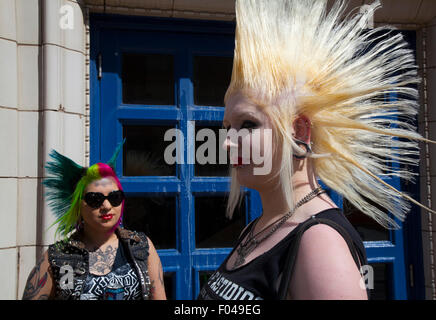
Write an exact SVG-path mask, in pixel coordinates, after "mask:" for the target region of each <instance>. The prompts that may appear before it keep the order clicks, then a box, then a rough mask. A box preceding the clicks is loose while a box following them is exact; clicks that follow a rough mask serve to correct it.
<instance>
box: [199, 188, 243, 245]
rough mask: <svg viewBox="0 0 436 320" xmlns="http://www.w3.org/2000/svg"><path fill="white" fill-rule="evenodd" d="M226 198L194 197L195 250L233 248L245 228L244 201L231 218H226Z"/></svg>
mask: <svg viewBox="0 0 436 320" xmlns="http://www.w3.org/2000/svg"><path fill="white" fill-rule="evenodd" d="M226 205H227V197H200V196H196V197H195V243H196V247H197V248H220V247H233V245H234V244H235V242H236V240H237V239H238V236H239V234H240V233H241V231H242V229H243V228H244V226H245V201H242V205H241V207H240V209H236V210H235V213H234V214H233V218H232V219H231V220H230V219H228V218H226Z"/></svg>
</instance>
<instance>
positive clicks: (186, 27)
mask: <svg viewBox="0 0 436 320" xmlns="http://www.w3.org/2000/svg"><path fill="white" fill-rule="evenodd" d="M411 39H412V40H413V39H414V38H413V35H412V38H411ZM233 47H234V23H226V22H206V21H187V20H177V19H158V18H141V17H121V16H113V15H100V14H93V15H92V16H91V57H90V69H91V119H90V122H91V123H90V124H91V132H90V135H91V137H90V139H91V141H90V145H91V149H90V158H91V162H92V163H95V162H97V161H106V160H107V159H109V157H110V156H111V153H112V152H113V150H114V148H115V147H116V145H117V144H118V143H119V142H120V141H122V139H123V138H124V137H125V136H126V134H127V135H130V134H131V132H136V131H135V130H139V131H137V132H139V133H137V134H136V140H135V141H136V142H135V143H137V144H141V140H147V139H148V140H147V141H148V142H147V143H152V142H153V141H155V140H158V139H156V138H155V137H154V135H153V133H155V132H157V131H159V130H164V129H168V128H177V129H179V130H181V132H182V133H183V135H184V137H185V140H184V141H183V143H184V145H183V157H184V159H185V164H180V165H176V166H175V168H171V169H169V171H168V172H169V173H168V172H167V173H166V174H161V175H159V174H154V175H153V174H147V175H139V174H138V173H137V172H132V173H127V171H126V170H125V166H126V163H127V162H128V160H127V158H126V155H125V153H126V151H125V149H126V145H127V144H128V143H130V142H126V145H125V146H124V148H123V157H119V159H118V161H117V174H118V176H119V177H120V180H121V183H122V184H123V187H124V190H125V192H126V194H127V197H128V199H129V198H132V199H133V198H137V199H143V200H144V199H145V200H144V201H145V202H146V201H148V199H157V198H158V197H161V198H162V199H163V201H167V200H168V199H169V198H171V201H167V202H166V204H167V205H166V209H162V212H161V209H159V208H161V207H159V204H158V205H156V203H155V204H153V205H152V206H148V207H147V208H149V209H150V208H152V209H150V210H151V211H153V212H152V213H151V214H154V215H162V216H164V217H165V219H168V221H164V223H163V224H162V221H161V222H160V225H159V223H156V222H155V224H154V225H153V224H151V225H150V226H149V228H150V230H151V231H153V230H154V229H156V228H161V229H160V230H162V228H163V229H164V230H167V232H170V233H173V232H174V233H175V234H165V231H164V232H162V233H163V237H164V238H165V241H164V242H165V245H163V246H161V247H159V246H157V248H158V254H159V256H160V258H161V260H162V264H163V268H164V272H165V275H166V286H167V293H168V298H170V299H193V298H195V297H196V296H197V295H198V293H199V290H200V287H201V284H202V283H203V281H205V279H207V276H208V274H209V273H210V272H211V271H213V270H215V269H216V268H217V267H218V266H219V265H220V264H221V262H222V261H223V260H224V258H225V257H226V256H227V255H228V254H229V252H230V248H229V247H214V246H211V247H207V246H206V247H198V248H197V246H198V244H196V236H197V235H196V232H198V230H197V231H196V223H198V224H199V223H200V222H199V220H198V213H196V208H195V207H196V203H199V202H198V201H197V200H199V199H201V198H202V197H205V196H206V197H212V198H209V200H210V201H212V199H213V197H222V196H225V195H226V194H227V193H228V191H229V182H230V181H229V178H228V177H225V176H221V177H220V176H216V177H208V176H200V175H199V176H196V173H195V166H194V165H193V164H187V162H188V161H186V160H187V159H192V158H193V157H194V156H195V143H193V141H195V132H196V128H197V127H216V126H218V127H221V121H222V118H223V115H224V109H223V107H222V106H219V105H215V106H210V105H209V106H208V105H201V103H198V101H197V100H201V99H200V98H198V97H197V96H195V94H194V89H195V88H194V87H195V81H194V69H195V66H194V59H195V57H196V56H201V57H220V58H222V57H227V58H232V56H233ZM126 55H129V56H128V57H129V59H130V58H131V59H132V60H131V63H130V64H129V65H130V67H129V68H130V69H129V70H132V71H131V72H132V73H135V72H136V71H135V69H136V70H143V69H141V68H143V64H147V63H148V64H147V65H148V66H149V67H150V68H156V70H158V71H156V72H155V74H154V77H155V78H153V77H151V78H147V76H146V77H145V78H146V79H147V81H151V83H152V85H151V89H150V90H151V91H152V92H153V94H154V93H156V92H157V93H156V95H159V97H161V100H159V101H158V102H157V103H154V102H153V101H152V100H153V99H152V100H150V101H149V99H148V97H147V94H148V91H147V90H145V91H144V90H142V89H141V88H140V89H139V90H138V89H135V88H134V86H135V79H133V80H132V81H133V82H132V83H133V85H132V88H133V89H132V90H131V93H132V98H129V99H127V98H126V99H127V100H128V101H127V102H126V101H125V100H126V99H124V97H125V96H127V95H128V94H130V93H126V91H123V90H124V89H126V87H127V84H126V85H124V86H123V79H124V78H123V77H128V76H125V75H124V74H123V70H125V69H126V68H127V67H124V69H123V66H126V65H128V64H127V63H125V62H124V61H127V60H123V59H127V58H125V57H127V56H126ZM138 57H139V58H138ZM144 57H146V60H147V59H149V60H147V61H148V62H144ZM156 57H157V58H156ZM136 58H138V59H136ZM159 59H160V60H159ZM206 60H207V59H206ZM162 61H163V62H162ZM162 66H163V67H162ZM159 68H161V69H159ZM170 69H171V70H170ZM159 70H160V71H159ZM141 72H142V71H141ZM160 72H162V73H163V72H167V73H168V74H170V75H171V77H172V78H171V77H170V78H171V79H172V81H173V82H172V84H170V89H168V88H167V89H162V88H164V87H165V86H168V83H167V82H165V81H164V80H162V79H163V78H164V77H160V76H159V73H160ZM161 78H162V79H161ZM153 83H158V85H156V86H153ZM161 89H162V90H161ZM135 90H136V91H135ZM160 91H162V92H160ZM159 92H160V93H159ZM135 95H136V96H135ZM391 98H394V97H391ZM196 102H197V105H196ZM126 128H127V129H126ZM141 130H143V131H141ZM126 132H127V133H126ZM141 132H142V135H141ZM141 137H144V138H143V139H141ZM128 140H129V141H130V139H128ZM150 141H151V142H150ZM389 183H391V184H392V185H394V186H395V187H397V188H399V189H402V190H406V187H407V186H405V185H404V184H402V182H401V181H399V180H392V181H389ZM406 191H409V192H413V191H416V190H406ZM245 192H246V197H245V201H244V206H243V213H242V220H243V224H247V223H248V222H249V221H251V220H253V219H254V218H256V217H257V216H259V214H260V213H261V210H262V208H261V203H260V199H259V196H258V194H257V192H255V191H253V190H250V189H246V190H245ZM329 193H330V196H331V197H332V199H333V200H334V201H335V202H336V204H337V205H338V206H339V207H340V208H343V200H342V198H341V197H340V196H339V195H338V194H335V193H333V192H331V191H329ZM417 195H418V192H417V193H415V196H417ZM165 199H166V200H165ZM209 200H208V201H209ZM196 201H197V202H196ZM138 203H140V202H135V205H134V206H138ZM168 203H170V204H168ZM198 206H199V204H198ZM137 210H139V209H137ZM165 210H167V211H168V210H169V211H171V210H172V213H170V214H168V215H165V213H164V211H165ZM414 210H416V209H414ZM145 211H146V210H145ZM145 211H144V212H145ZM165 212H166V211H165ZM196 214H197V215H196ZM196 219H197V220H196ZM169 220H171V221H169ZM153 221H155V220H153ZM167 222H168V226H167V227H166V223H167ZM158 225H159V226H158ZM400 225H401V223H400ZM165 228H167V229H165ZM241 228H242V226H241ZM404 229H405V230H406V232H404V231H403V229H401V230H397V231H389V233H388V236H387V238H386V239H385V240H378V241H365V247H366V250H367V255H368V258H369V263H370V264H373V265H374V266H383V268H378V269H380V270H381V271H380V272H381V276H380V281H381V282H380V283H378V282H377V280H378V278H377V277H378V276H377V275H376V283H375V286H376V289H377V288H378V287H379V286H380V287H383V288H387V289H386V290H383V288H382V289H381V290H380V291H381V292H383V293H382V296H381V298H388V299H407V298H408V297H412V298H413V297H415V298H422V295H423V279H422V277H420V276H419V275H420V274H421V272H422V257H421V256H420V254H421V252H422V250H418V252H416V250H414V249H415V246H416V244H418V245H419V244H420V241H421V239H420V234H419V232H418V233H417V232H416V230H420V226H419V219H417V218H416V215H412V217H411V218H409V219H408V220H407V221H406V223H405V224H404ZM162 233H161V234H158V235H157V237H159V236H162ZM151 234H152V235H153V232H151ZM150 238H151V240H152V241H155V238H154V236H150ZM406 243H407V245H406ZM155 244H156V243H155ZM412 248H413V249H412ZM409 249H410V250H409ZM406 259H407V260H406ZM410 264H413V265H414V275H413V277H414V280H415V283H414V287H410V286H409V285H408V279H409V277H410V270H411V269H410V268H408V267H406V265H407V266H408V265H410ZM378 269H377V270H378ZM377 272H379V271H377ZM377 274H378V273H377ZM376 291H377V290H376Z"/></svg>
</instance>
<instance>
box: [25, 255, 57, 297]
mask: <svg viewBox="0 0 436 320" xmlns="http://www.w3.org/2000/svg"><path fill="white" fill-rule="evenodd" d="M52 289H53V277H52V275H51V272H50V263H49V261H48V251H45V252H44V254H43V255H42V257H41V259H40V260H39V261H38V262H37V263H36V265H35V267H34V268H33V269H32V270H31V271H30V274H29V277H28V278H27V282H26V286H25V288H24V292H23V297H22V299H23V300H47V299H49V298H51V296H52V293H53V290H52Z"/></svg>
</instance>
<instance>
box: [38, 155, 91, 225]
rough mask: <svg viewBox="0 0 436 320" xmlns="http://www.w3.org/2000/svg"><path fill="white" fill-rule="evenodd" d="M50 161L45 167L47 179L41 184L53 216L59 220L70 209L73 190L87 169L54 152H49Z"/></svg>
mask: <svg viewBox="0 0 436 320" xmlns="http://www.w3.org/2000/svg"><path fill="white" fill-rule="evenodd" d="M50 157H51V158H52V161H50V162H48V163H47V165H46V166H45V168H46V170H47V173H48V174H49V176H50V177H49V178H46V179H45V180H44V182H43V184H44V185H45V186H46V187H47V190H48V191H47V192H46V194H45V196H46V199H47V201H48V202H49V205H50V207H51V209H52V210H53V213H54V214H55V216H56V217H57V218H58V219H59V218H60V217H62V216H63V215H65V213H66V212H67V211H68V210H69V209H70V206H71V200H72V197H73V193H74V190H75V188H76V185H77V183H78V182H79V181H80V179H81V178H82V177H83V176H84V175H85V174H86V170H87V168H85V167H82V166H80V165H78V164H77V163H75V162H74V161H73V160H71V159H69V158H67V157H65V156H63V155H61V154H60V153H58V152H57V151H55V150H52V151H51V152H50Z"/></svg>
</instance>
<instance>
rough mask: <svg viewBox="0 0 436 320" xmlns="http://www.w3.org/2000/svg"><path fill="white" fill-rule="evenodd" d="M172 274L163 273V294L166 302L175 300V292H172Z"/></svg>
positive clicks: (173, 275)
mask: <svg viewBox="0 0 436 320" xmlns="http://www.w3.org/2000/svg"><path fill="white" fill-rule="evenodd" d="M174 277H175V274H174V272H165V273H164V285H165V294H166V296H167V299H168V300H176V296H175V290H174V283H175V282H174Z"/></svg>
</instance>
